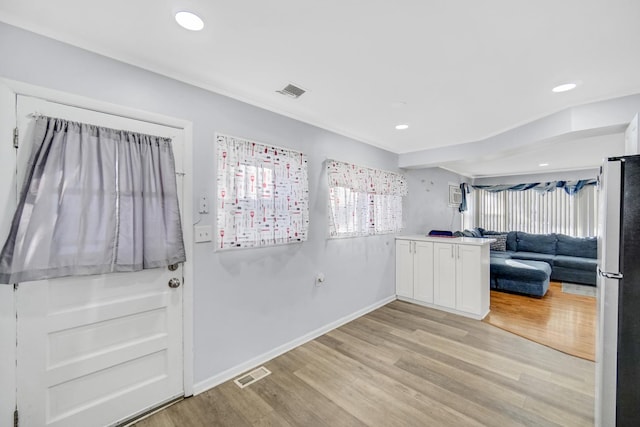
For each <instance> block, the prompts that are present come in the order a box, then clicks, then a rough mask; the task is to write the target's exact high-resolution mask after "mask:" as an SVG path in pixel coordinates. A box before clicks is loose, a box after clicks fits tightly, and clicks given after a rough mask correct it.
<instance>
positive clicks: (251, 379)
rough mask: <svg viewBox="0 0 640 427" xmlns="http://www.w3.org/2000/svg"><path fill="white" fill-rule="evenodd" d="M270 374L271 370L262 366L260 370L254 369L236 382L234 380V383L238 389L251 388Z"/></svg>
mask: <svg viewBox="0 0 640 427" xmlns="http://www.w3.org/2000/svg"><path fill="white" fill-rule="evenodd" d="M270 373H271V371H270V370H268V369H267V368H265V367H264V366H260V367H259V368H258V369H254V370H253V371H251V372H249V373H248V374H244V375H243V376H241V377H239V378H236V379H235V380H233V382H234V383H236V385H237V386H238V387H240V388H245V387H246V386H249V385H251V384H253V383H255V382H256V381H258V380H261V379H263V378H264V377H266V376H267V375H269V374H270Z"/></svg>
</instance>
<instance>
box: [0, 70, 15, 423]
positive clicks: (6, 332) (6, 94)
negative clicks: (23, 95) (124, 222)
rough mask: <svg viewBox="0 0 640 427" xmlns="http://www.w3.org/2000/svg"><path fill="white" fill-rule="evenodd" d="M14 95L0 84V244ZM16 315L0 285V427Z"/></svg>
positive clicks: (11, 400) (9, 209)
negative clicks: (1, 212) (0, 210)
mask: <svg viewBox="0 0 640 427" xmlns="http://www.w3.org/2000/svg"><path fill="white" fill-rule="evenodd" d="M15 97H16V95H15V93H13V91H11V90H10V89H9V88H8V87H7V86H6V85H4V84H3V83H1V82H0V206H2V207H3V209H4V214H2V215H0V240H1V242H0V245H2V244H3V243H4V241H5V240H6V238H7V235H8V234H9V228H10V227H11V215H12V214H13V211H14V210H15V207H16V198H17V196H16V150H15V148H13V144H12V140H13V128H14V127H15V126H16V116H15V111H16V108H15ZM15 319H16V313H15V306H14V294H13V286H8V285H0V426H5V425H7V426H8V425H11V424H12V423H13V411H14V410H15V407H16V401H15V391H16V382H15V381H16V372H15V369H16V353H15V349H16V322H15Z"/></svg>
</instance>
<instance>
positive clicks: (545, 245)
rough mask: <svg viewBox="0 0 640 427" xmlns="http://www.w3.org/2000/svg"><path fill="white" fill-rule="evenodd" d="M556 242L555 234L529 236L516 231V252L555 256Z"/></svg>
mask: <svg viewBox="0 0 640 427" xmlns="http://www.w3.org/2000/svg"><path fill="white" fill-rule="evenodd" d="M557 241H558V239H557V237H556V235H555V234H529V233H525V232H522V231H518V232H517V233H516V250H517V251H518V252H520V251H522V252H537V253H541V254H550V255H555V253H556V242H557Z"/></svg>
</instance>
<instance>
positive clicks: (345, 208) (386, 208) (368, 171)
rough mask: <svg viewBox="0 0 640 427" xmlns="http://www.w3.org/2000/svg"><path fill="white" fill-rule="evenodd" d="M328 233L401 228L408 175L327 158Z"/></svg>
mask: <svg viewBox="0 0 640 427" xmlns="http://www.w3.org/2000/svg"><path fill="white" fill-rule="evenodd" d="M326 167H327V177H328V181H329V236H330V237H332V238H336V237H356V236H370V235H376V234H386V233H395V232H398V231H400V230H401V229H402V197H403V196H406V195H407V192H408V187H407V180H406V178H405V177H404V176H403V175H401V174H398V173H394V172H388V171H383V170H379V169H373V168H368V167H364V166H358V165H354V164H351V163H345V162H340V161H337V160H327V162H326Z"/></svg>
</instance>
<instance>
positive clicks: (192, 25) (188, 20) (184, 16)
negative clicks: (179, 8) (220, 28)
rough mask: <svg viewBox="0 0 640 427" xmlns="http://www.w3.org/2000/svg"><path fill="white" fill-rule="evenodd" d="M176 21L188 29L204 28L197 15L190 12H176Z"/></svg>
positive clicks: (197, 29) (198, 29)
mask: <svg viewBox="0 0 640 427" xmlns="http://www.w3.org/2000/svg"><path fill="white" fill-rule="evenodd" d="M176 22H177V23H178V24H180V26H181V27H182V28H186V29H187V30H190V31H200V30H202V29H203V28H204V21H203V20H202V19H201V18H200V17H199V16H198V15H196V14H194V13H191V12H184V11H183V12H178V13H176Z"/></svg>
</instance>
